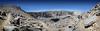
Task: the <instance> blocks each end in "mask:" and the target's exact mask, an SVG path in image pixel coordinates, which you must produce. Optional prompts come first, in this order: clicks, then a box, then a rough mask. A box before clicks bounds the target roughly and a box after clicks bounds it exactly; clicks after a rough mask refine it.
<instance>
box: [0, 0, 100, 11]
mask: <svg viewBox="0 0 100 31" xmlns="http://www.w3.org/2000/svg"><path fill="white" fill-rule="evenodd" d="M98 2H100V0H0V4H15V5H17V6H20V7H21V8H22V9H23V10H24V11H27V12H41V11H48V10H49V11H50V10H55V9H62V10H65V11H67V10H69V11H70V10H73V11H81V12H87V11H89V10H90V9H92V8H93V7H94V6H95V5H96V4H97V3H98Z"/></svg>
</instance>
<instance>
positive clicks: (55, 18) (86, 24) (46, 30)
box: [0, 3, 100, 31]
mask: <svg viewBox="0 0 100 31" xmlns="http://www.w3.org/2000/svg"><path fill="white" fill-rule="evenodd" d="M78 13H79V12H75V11H47V12H25V11H24V10H22V9H21V8H20V7H18V6H10V5H7V6H6V5H2V6H0V31H100V21H99V20H100V4H99V3H98V4H97V5H96V6H95V7H94V8H93V9H91V10H90V11H89V12H87V13H79V14H78Z"/></svg>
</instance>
